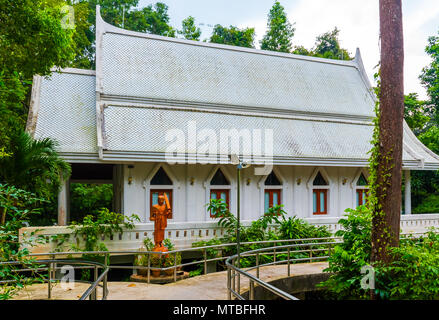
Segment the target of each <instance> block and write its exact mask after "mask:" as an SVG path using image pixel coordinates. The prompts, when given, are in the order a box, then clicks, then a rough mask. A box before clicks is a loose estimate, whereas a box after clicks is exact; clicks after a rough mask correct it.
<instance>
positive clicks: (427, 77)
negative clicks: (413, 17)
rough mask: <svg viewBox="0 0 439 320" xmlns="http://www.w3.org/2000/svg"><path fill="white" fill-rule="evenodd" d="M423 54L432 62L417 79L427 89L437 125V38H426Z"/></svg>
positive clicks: (438, 91) (438, 73) (438, 103)
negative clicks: (426, 43) (426, 42)
mask: <svg viewBox="0 0 439 320" xmlns="http://www.w3.org/2000/svg"><path fill="white" fill-rule="evenodd" d="M425 52H426V53H427V54H428V55H429V56H430V57H431V59H432V61H431V63H430V65H429V66H427V67H425V68H423V69H422V73H421V75H420V76H419V78H420V80H421V83H422V84H423V85H424V86H425V88H426V89H427V94H428V96H429V97H430V103H431V104H432V105H433V106H434V109H433V110H432V113H433V115H434V118H435V123H436V124H437V122H438V120H439V114H438V106H439V36H432V37H429V38H428V45H427V47H426V48H425Z"/></svg>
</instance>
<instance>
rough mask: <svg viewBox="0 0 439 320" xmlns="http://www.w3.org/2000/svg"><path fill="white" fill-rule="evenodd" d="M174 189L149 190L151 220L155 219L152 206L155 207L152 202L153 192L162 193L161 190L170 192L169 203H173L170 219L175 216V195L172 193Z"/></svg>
mask: <svg viewBox="0 0 439 320" xmlns="http://www.w3.org/2000/svg"><path fill="white" fill-rule="evenodd" d="M173 191H174V190H173V189H150V190H149V204H150V208H149V221H153V220H152V219H151V218H152V207H153V203H152V194H153V193H156V192H158V193H159V194H160V192H167V193H168V194H169V199H168V200H169V203H170V205H171V214H170V215H169V216H168V219H172V218H173V211H174V205H173V202H172V201H173V197H172V193H173Z"/></svg>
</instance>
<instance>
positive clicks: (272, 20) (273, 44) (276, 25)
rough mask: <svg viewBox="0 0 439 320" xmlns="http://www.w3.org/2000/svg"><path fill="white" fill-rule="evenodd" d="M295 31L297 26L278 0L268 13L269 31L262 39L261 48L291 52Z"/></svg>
mask: <svg viewBox="0 0 439 320" xmlns="http://www.w3.org/2000/svg"><path fill="white" fill-rule="evenodd" d="M294 31H295V28H294V27H293V25H292V24H291V23H290V22H289V21H288V18H287V13H286V12H285V8H284V7H283V6H282V5H281V4H280V3H279V1H276V2H275V3H274V5H273V7H272V8H271V10H270V13H269V14H268V23H267V33H266V34H265V35H264V38H263V39H262V40H261V49H262V50H270V51H279V52H290V51H291V48H292V44H291V38H292V37H293V36H294Z"/></svg>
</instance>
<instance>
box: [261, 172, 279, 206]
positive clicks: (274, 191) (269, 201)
mask: <svg viewBox="0 0 439 320" xmlns="http://www.w3.org/2000/svg"><path fill="white" fill-rule="evenodd" d="M264 185H265V190H264V213H267V211H268V209H270V208H272V207H274V206H277V205H281V204H282V198H281V197H282V189H281V187H282V183H281V182H280V181H279V178H278V177H277V176H276V174H275V173H274V172H273V171H271V173H270V174H269V175H268V176H267V178H266V179H265V182H264Z"/></svg>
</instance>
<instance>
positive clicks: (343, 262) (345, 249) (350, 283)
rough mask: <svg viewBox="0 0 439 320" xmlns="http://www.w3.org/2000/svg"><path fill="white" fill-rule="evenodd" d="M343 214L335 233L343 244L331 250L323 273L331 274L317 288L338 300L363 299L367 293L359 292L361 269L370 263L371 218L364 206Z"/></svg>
mask: <svg viewBox="0 0 439 320" xmlns="http://www.w3.org/2000/svg"><path fill="white" fill-rule="evenodd" d="M346 212H347V213H348V215H347V216H346V218H344V219H340V220H339V222H338V223H339V224H340V225H341V226H342V228H343V229H342V230H339V231H337V232H336V233H335V236H337V237H342V239H343V243H340V244H338V245H337V246H335V247H334V250H333V252H332V254H331V256H330V257H329V259H328V260H329V267H328V268H327V269H325V270H324V271H325V272H331V273H333V275H331V276H330V278H329V279H328V280H327V281H325V282H323V283H322V284H321V285H320V286H321V287H324V288H326V289H327V290H328V291H329V292H331V293H334V295H335V296H337V297H338V298H339V299H349V298H354V299H361V298H363V299H364V298H367V297H368V294H369V292H367V291H365V290H363V289H361V279H362V277H363V275H362V274H361V268H362V267H363V266H365V265H369V264H370V254H371V222H372V215H371V213H370V211H369V210H368V209H367V208H366V207H365V206H359V207H358V208H357V209H347V210H346Z"/></svg>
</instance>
